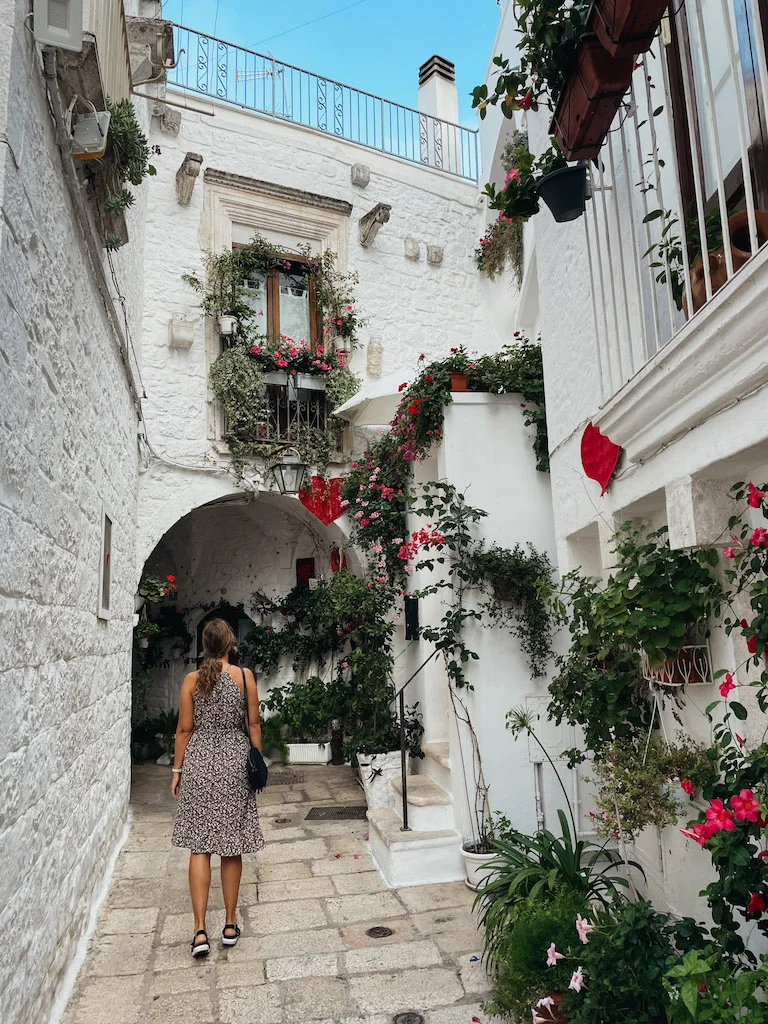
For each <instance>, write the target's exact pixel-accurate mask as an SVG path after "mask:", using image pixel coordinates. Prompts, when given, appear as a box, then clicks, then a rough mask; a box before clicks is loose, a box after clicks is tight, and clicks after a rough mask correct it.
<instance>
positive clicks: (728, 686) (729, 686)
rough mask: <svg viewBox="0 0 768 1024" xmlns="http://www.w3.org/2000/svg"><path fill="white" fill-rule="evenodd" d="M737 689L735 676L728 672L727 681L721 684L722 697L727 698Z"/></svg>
mask: <svg viewBox="0 0 768 1024" xmlns="http://www.w3.org/2000/svg"><path fill="white" fill-rule="evenodd" d="M735 689H736V684H735V683H734V681H733V676H732V675H731V673H730V672H726V675H725V679H724V680H723V682H722V683H720V696H721V697H727V696H728V694H729V693H730V692H731V690H735Z"/></svg>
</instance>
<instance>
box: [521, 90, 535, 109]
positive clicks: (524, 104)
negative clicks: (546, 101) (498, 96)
mask: <svg viewBox="0 0 768 1024" xmlns="http://www.w3.org/2000/svg"><path fill="white" fill-rule="evenodd" d="M532 106H533V90H532V89H529V90H528V92H527V93H526V94H525V96H523V98H522V99H521V100H520V109H521V110H530V109H531V107H532Z"/></svg>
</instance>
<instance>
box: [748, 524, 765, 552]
mask: <svg viewBox="0 0 768 1024" xmlns="http://www.w3.org/2000/svg"><path fill="white" fill-rule="evenodd" d="M749 543H750V544H751V545H752V546H753V547H755V548H759V547H764V548H768V530H766V529H765V527H763V526H758V528H757V529H756V530H755V532H754V533H753V534H752V536H751V537H750V538H749Z"/></svg>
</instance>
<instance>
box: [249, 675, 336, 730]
mask: <svg viewBox="0 0 768 1024" xmlns="http://www.w3.org/2000/svg"><path fill="white" fill-rule="evenodd" d="M262 703H263V705H264V707H265V709H266V710H267V711H270V712H272V713H273V714H276V715H278V716H279V717H280V719H281V720H282V723H283V725H284V726H285V730H286V734H287V738H288V742H289V743H326V742H328V740H329V739H330V730H331V722H332V720H333V719H334V718H336V717H338V715H337V711H338V695H337V692H336V688H335V686H334V685H333V684H332V683H326V682H325V681H324V680H323V679H321V678H320V677H319V676H310V678H309V679H307V680H306V681H305V682H303V683H300V682H295V683H293V684H292V685H291V686H288V687H284V686H275V687H273V688H272V689H271V690H270V692H269V695H268V696H267V697H265V698H264V700H263V701H262Z"/></svg>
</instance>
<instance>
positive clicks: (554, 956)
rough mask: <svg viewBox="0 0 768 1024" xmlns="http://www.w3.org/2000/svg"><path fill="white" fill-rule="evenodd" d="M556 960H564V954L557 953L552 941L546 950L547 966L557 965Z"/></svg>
mask: <svg viewBox="0 0 768 1024" xmlns="http://www.w3.org/2000/svg"><path fill="white" fill-rule="evenodd" d="M558 960H565V954H563V953H558V952H557V950H556V949H555V944H554V942H553V943H552V945H551V946H550V947H549V949H548V950H547V967H555V966H557V961H558Z"/></svg>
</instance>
